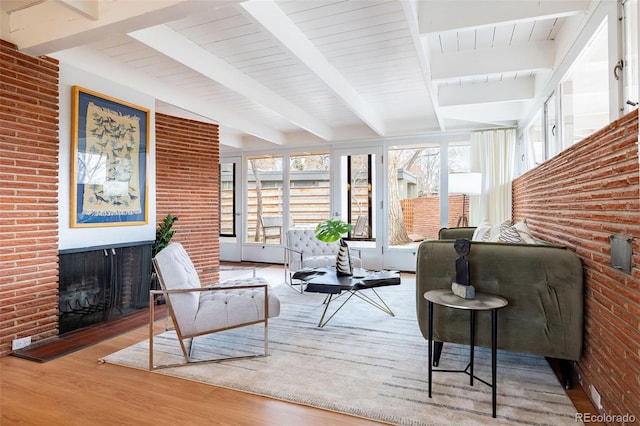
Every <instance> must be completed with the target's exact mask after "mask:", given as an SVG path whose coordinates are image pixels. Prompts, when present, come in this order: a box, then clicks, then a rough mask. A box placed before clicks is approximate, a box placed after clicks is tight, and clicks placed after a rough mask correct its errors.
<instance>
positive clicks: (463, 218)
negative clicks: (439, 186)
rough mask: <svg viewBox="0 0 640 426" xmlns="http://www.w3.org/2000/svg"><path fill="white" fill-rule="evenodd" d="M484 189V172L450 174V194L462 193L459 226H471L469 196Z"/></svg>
mask: <svg viewBox="0 0 640 426" xmlns="http://www.w3.org/2000/svg"><path fill="white" fill-rule="evenodd" d="M481 189H482V174H481V173H475V172H465V173H451V174H449V194H462V214H461V215H460V216H458V223H457V224H456V226H457V227H460V226H469V217H468V216H467V210H466V207H467V197H468V196H469V195H478V194H480V192H481Z"/></svg>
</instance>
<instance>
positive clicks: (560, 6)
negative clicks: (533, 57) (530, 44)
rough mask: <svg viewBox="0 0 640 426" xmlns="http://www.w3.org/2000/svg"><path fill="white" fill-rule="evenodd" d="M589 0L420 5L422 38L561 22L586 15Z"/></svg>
mask: <svg viewBox="0 0 640 426" xmlns="http://www.w3.org/2000/svg"><path fill="white" fill-rule="evenodd" d="M588 8H589V0H564V1H558V0H518V1H513V0H485V1H473V0H466V1H465V0H463V1H442V0H426V1H421V2H420V10H419V13H418V19H419V23H420V34H422V35H427V34H433V33H441V32H447V31H464V30H470V29H474V28H483V27H490V26H495V25H506V24H515V23H519V22H530V21H537V20H543V19H553V18H561V17H566V16H572V15H577V14H579V13H583V12H586V11H587V10H588Z"/></svg>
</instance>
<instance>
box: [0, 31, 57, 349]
mask: <svg viewBox="0 0 640 426" xmlns="http://www.w3.org/2000/svg"><path fill="white" fill-rule="evenodd" d="M0 69H1V70H2V72H0V197H1V198H0V214H1V217H0V218H1V220H2V226H0V236H1V238H0V239H1V240H2V245H1V246H0V270H1V271H2V274H1V275H0V355H6V354H7V353H8V352H9V351H10V350H11V342H12V340H13V339H16V338H21V337H26V336H31V337H32V340H34V341H36V340H40V339H43V338H47V337H51V336H55V335H56V334H57V326H58V318H57V313H58V310H57V309H58V197H57V190H58V62H57V61H56V60H54V59H49V58H33V57H30V56H27V55H24V54H21V53H19V52H18V51H17V50H16V48H15V46H14V45H13V44H10V43H7V42H4V41H2V40H0Z"/></svg>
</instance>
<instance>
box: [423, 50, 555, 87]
mask: <svg viewBox="0 0 640 426" xmlns="http://www.w3.org/2000/svg"><path fill="white" fill-rule="evenodd" d="M554 52H555V45H554V42H553V41H546V40H545V41H539V42H534V43H528V44H527V45H526V46H510V47H502V48H494V49H478V50H469V51H463V52H455V53H444V54H443V53H435V54H433V55H432V56H431V73H432V77H433V79H434V80H440V81H446V80H455V79H458V78H463V77H472V76H480V75H487V74H490V75H495V74H504V73H513V72H533V71H540V70H548V69H551V68H552V67H553V58H554Z"/></svg>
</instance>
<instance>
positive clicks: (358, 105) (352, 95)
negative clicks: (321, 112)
mask: <svg viewBox="0 0 640 426" xmlns="http://www.w3.org/2000/svg"><path fill="white" fill-rule="evenodd" d="M239 6H240V10H243V11H244V12H245V13H246V14H248V16H249V17H251V18H253V20H255V22H257V23H258V24H260V25H261V26H262V27H263V28H264V29H265V31H267V32H268V33H270V34H271V36H272V37H273V38H275V39H276V40H277V41H278V42H279V44H280V45H281V46H282V47H284V48H285V49H286V50H288V51H289V52H291V54H293V55H294V56H295V57H296V58H297V59H298V60H299V61H300V62H301V63H303V64H304V65H305V66H306V67H307V68H308V69H309V70H310V71H311V72H313V73H314V74H315V75H316V76H317V77H318V78H319V79H320V80H321V81H322V82H323V83H324V84H326V85H327V87H329V89H331V91H333V93H334V94H335V96H337V97H338V98H339V99H341V100H342V102H343V103H344V104H345V105H346V107H347V108H349V109H350V110H351V111H352V112H353V113H354V114H355V115H356V116H357V117H359V118H360V119H361V120H362V121H363V122H364V123H366V124H367V125H368V126H369V127H370V128H371V129H372V130H373V131H375V132H376V134H378V135H380V136H384V134H385V123H384V122H383V120H382V119H381V118H380V117H379V116H378V114H377V113H376V111H374V109H373V108H372V107H371V105H369V104H368V103H367V102H366V101H365V100H364V99H363V98H362V97H361V96H360V95H359V94H358V92H357V91H356V90H355V89H354V88H353V86H351V84H350V83H349V82H348V81H347V80H346V79H345V78H344V77H343V76H342V74H340V72H339V71H338V70H337V69H336V68H335V67H334V66H333V65H331V64H330V63H329V61H328V60H327V58H326V57H325V56H324V55H323V54H322V53H321V52H320V51H319V50H318V48H317V47H316V46H315V45H314V44H313V43H312V42H311V41H310V40H309V39H308V38H307V37H306V36H305V35H304V33H303V32H302V31H301V30H300V29H299V28H298V27H297V26H296V25H295V24H294V23H293V22H292V21H291V19H289V17H288V16H287V15H285V13H284V12H283V11H282V9H280V8H279V7H278V5H276V4H275V3H274V2H273V1H272V0H249V1H246V2H243V3H240V5H239Z"/></svg>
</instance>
